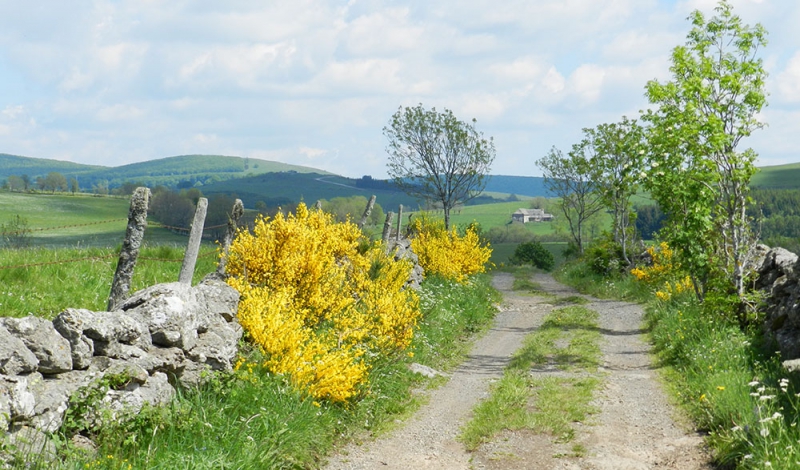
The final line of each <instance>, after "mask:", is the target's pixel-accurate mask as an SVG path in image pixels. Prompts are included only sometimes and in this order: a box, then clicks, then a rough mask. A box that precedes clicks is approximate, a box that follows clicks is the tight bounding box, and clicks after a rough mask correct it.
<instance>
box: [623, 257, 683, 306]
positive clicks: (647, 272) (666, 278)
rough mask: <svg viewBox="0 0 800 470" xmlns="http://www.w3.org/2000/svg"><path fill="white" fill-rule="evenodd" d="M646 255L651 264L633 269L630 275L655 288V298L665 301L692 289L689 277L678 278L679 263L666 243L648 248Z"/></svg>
mask: <svg viewBox="0 0 800 470" xmlns="http://www.w3.org/2000/svg"><path fill="white" fill-rule="evenodd" d="M647 253H648V254H649V255H650V257H651V259H652V260H653V264H652V265H650V266H645V267H642V268H639V267H637V268H633V269H632V270H631V274H632V275H633V276H634V277H635V278H636V279H638V280H639V281H642V282H645V283H647V284H649V285H651V286H653V287H657V288H656V292H655V295H656V297H657V298H659V299H660V300H663V301H667V300H669V299H671V298H672V296H673V295H676V294H680V293H681V292H685V291H687V290H691V289H693V288H694V285H693V284H692V278H691V277H689V276H683V277H680V263H678V262H677V261H676V260H675V252H674V251H673V250H672V248H670V247H669V245H667V243H666V242H661V243H659V244H658V246H651V247H648V248H647Z"/></svg>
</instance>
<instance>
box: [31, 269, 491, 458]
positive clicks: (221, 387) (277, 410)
mask: <svg viewBox="0 0 800 470" xmlns="http://www.w3.org/2000/svg"><path fill="white" fill-rule="evenodd" d="M497 295H498V294H497V292H496V291H495V290H494V289H492V288H491V286H490V281H489V276H479V277H475V278H473V279H472V280H470V282H469V283H468V284H466V285H460V284H455V283H451V282H448V281H444V280H442V279H437V278H429V279H427V280H426V281H425V282H424V283H423V288H422V290H421V292H420V297H421V308H422V310H423V320H422V321H421V323H420V325H419V330H418V331H417V334H416V335H415V339H414V342H413V344H412V347H411V349H410V351H408V352H407V353H404V354H402V355H400V356H397V357H392V358H387V359H386V360H385V361H383V362H381V363H379V364H377V365H376V366H375V367H374V368H373V369H372V371H371V380H370V384H369V386H368V387H367V388H365V389H364V390H363V393H362V399H361V400H359V401H357V402H355V403H352V404H350V405H347V406H337V405H331V404H328V403H324V402H323V403H319V402H315V401H313V400H310V399H307V398H306V397H304V396H303V395H302V394H300V393H298V392H296V391H294V390H293V388H292V387H291V386H290V385H289V384H288V382H287V379H286V378H285V377H282V376H277V375H275V374H271V373H269V372H268V371H267V370H265V369H264V368H263V367H262V366H261V364H262V363H263V357H262V356H261V355H260V354H259V353H258V352H257V351H250V352H243V353H242V364H241V365H240V367H239V368H238V370H237V371H235V372H234V373H231V374H221V375H216V376H214V378H213V380H211V381H210V382H209V383H208V384H206V385H205V386H203V387H202V388H200V389H198V390H184V391H181V393H180V394H179V396H178V398H177V399H176V400H174V401H173V403H172V404H171V406H169V407H165V408H161V409H148V410H145V411H144V412H142V413H140V414H139V415H138V416H137V417H136V418H135V419H134V420H133V421H130V422H128V423H125V424H120V425H118V426H116V427H113V428H105V429H102V430H98V431H96V432H89V433H88V434H91V436H92V438H93V439H94V440H95V441H96V442H97V443H98V445H99V449H98V450H97V453H96V454H95V455H86V454H82V453H81V452H80V451H78V450H76V449H72V448H71V447H70V446H69V445H64V446H62V447H61V450H60V453H61V456H62V458H63V461H62V463H61V464H60V467H56V468H68V469H77V468H102V469H125V468H148V469H161V468H163V469H172V468H195V469H201V468H276V469H277V468H314V467H317V466H319V465H320V463H321V462H322V461H324V458H325V454H326V453H328V452H330V451H331V449H332V448H333V446H334V445H335V443H337V442H343V441H346V440H349V439H360V438H363V437H364V433H365V432H366V433H368V434H372V433H379V432H382V431H383V430H384V429H386V428H387V427H391V426H392V425H393V423H394V422H395V420H396V419H398V418H400V417H403V416H404V415H407V414H408V413H410V412H411V411H413V410H414V409H416V407H417V406H418V400H417V398H416V395H415V394H414V393H412V391H413V390H414V389H415V388H418V387H420V386H425V385H426V384H428V383H431V381H430V380H429V379H424V378H422V377H421V376H419V375H415V374H412V373H410V372H409V370H408V367H407V365H408V363H409V362H412V361H416V362H420V363H423V364H425V365H427V366H430V367H433V368H437V369H440V370H450V369H452V368H453V367H454V366H455V365H456V364H458V363H459V362H461V361H462V360H463V356H464V354H465V353H466V351H467V350H468V346H469V340H470V338H471V337H472V336H474V333H476V332H480V331H483V330H485V329H486V328H487V326H488V325H489V323H490V322H491V319H492V318H493V317H494V313H495V311H496V309H495V307H494V305H495V302H496V301H497V300H498V298H497ZM434 382H435V380H434ZM84 433H86V431H84ZM66 437H68V436H67V435H66V434H65V435H64V436H63V437H62V439H63V440H66V439H65V438H66ZM43 468H45V467H43ZM46 468H53V467H46Z"/></svg>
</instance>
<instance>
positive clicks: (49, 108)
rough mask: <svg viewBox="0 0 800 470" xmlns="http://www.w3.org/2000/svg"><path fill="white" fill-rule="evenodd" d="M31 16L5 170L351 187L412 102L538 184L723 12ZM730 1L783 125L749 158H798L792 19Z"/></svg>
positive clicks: (373, 170)
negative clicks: (235, 170)
mask: <svg viewBox="0 0 800 470" xmlns="http://www.w3.org/2000/svg"><path fill="white" fill-rule="evenodd" d="M42 1H43V2H44V3H42V4H41V5H42V6H41V8H39V9H36V10H33V9H31V8H29V7H28V6H26V4H25V3H20V2H16V3H15V2H0V89H3V90H6V91H7V93H4V94H3V96H0V133H2V135H3V139H2V141H3V142H2V144H0V152H11V153H14V152H17V153H22V154H26V155H30V156H35V157H45V158H46V157H54V156H61V157H63V158H70V159H73V160H75V161H85V162H90V163H102V164H109V165H116V164H122V163H129V162H131V161H138V160H141V159H144V158H159V157H164V156H168V155H175V154H181V153H204V152H209V153H224V154H229V155H237V154H238V155H242V156H251V157H254V158H256V157H258V156H262V157H263V158H269V159H277V160H279V161H287V162H298V161H300V162H307V163H309V164H311V163H313V165H314V166H319V167H321V168H323V169H327V170H334V171H340V172H342V173H345V174H348V175H357V176H360V175H361V174H373V175H374V176H383V175H384V172H385V153H384V147H385V145H386V143H385V142H384V137H383V136H382V133H381V129H382V127H383V126H384V125H385V124H386V122H387V121H388V119H389V117H390V116H391V114H392V113H393V112H394V111H396V110H397V108H398V106H401V105H402V106H409V105H410V106H413V105H416V104H418V103H423V104H424V105H425V106H426V107H431V106H436V107H437V108H438V109H441V108H444V107H447V108H450V109H453V110H454V112H456V114H457V116H459V117H460V118H462V119H471V118H472V117H475V118H477V119H478V127H479V129H480V130H481V131H483V132H484V133H485V134H486V135H487V136H489V135H492V136H495V138H496V142H497V145H498V149H502V152H499V153H498V158H497V161H496V162H495V170H496V171H498V172H503V173H506V174H513V173H514V172H515V171H519V172H522V173H523V174H532V173H535V172H536V170H535V168H533V167H532V166H530V167H528V168H525V167H524V165H523V166H521V165H520V162H525V161H529V160H530V155H542V154H544V153H545V152H546V150H547V149H548V148H549V147H550V146H551V145H553V144H558V145H560V146H566V147H568V146H569V145H570V144H571V141H572V140H574V139H575V138H577V137H579V136H580V129H581V127H588V126H594V125H597V124H599V123H600V122H609V121H610V120H616V119H619V117H620V116H621V115H622V114H627V115H629V116H632V115H633V114H635V110H638V109H641V108H645V107H647V104H646V101H645V100H644V98H643V95H644V86H645V83H646V82H647V80H650V79H654V78H655V79H659V80H665V79H668V78H669V65H670V62H669V53H670V51H671V50H672V49H673V48H674V47H675V46H676V45H678V44H682V43H684V41H685V35H686V32H687V31H688V30H689V28H690V25H689V23H688V22H687V21H686V16H687V15H688V13H689V12H690V11H691V10H692V9H693V8H701V9H703V11H706V12H708V13H710V12H711V11H712V9H713V7H714V6H715V5H716V3H717V2H716V0H685V1H684V0H680V1H678V2H664V1H662V0H609V1H606V2H597V1H595V0H536V1H530V0H508V1H506V2H503V3H502V5H501V4H498V3H497V2H496V1H492V0H461V1H459V2H455V1H452V0H430V1H427V0H426V1H422V0H412V1H410V2H405V3H402V4H400V3H397V2H389V1H387V0H357V1H356V0H351V1H349V2H346V3H345V2H331V1H329V0H298V1H295V2H236V3H230V2H205V3H204V2H199V3H198V2H163V1H144V2H142V1H139V0H120V1H110V0H97V1H94V2H90V3H79V4H75V5H73V4H66V3H64V2H61V1H57V0H42ZM731 1H732V3H733V4H734V7H735V8H734V11H735V12H736V13H738V14H740V15H741V16H742V19H743V21H744V22H745V23H747V24H754V23H755V22H759V21H760V22H762V23H763V24H764V26H765V27H766V28H767V29H768V30H769V31H770V36H769V39H770V44H769V46H768V47H767V48H765V50H764V53H765V56H764V57H765V65H766V66H767V67H769V72H770V74H771V75H770V79H769V82H768V85H769V87H770V91H771V92H772V96H771V97H770V102H771V105H772V106H773V109H774V110H773V111H770V110H769V108H768V110H767V111H765V116H766V118H767V119H768V120H769V121H770V127H769V128H768V129H767V130H765V131H763V132H761V133H760V134H761V135H762V136H764V137H758V139H760V140H758V139H754V140H753V142H758V146H759V147H760V148H757V149H756V150H757V151H759V153H760V154H761V156H762V158H763V159H769V158H773V155H774V156H775V158H778V156H781V157H780V158H790V157H788V155H790V154H789V153H787V152H788V150H787V148H784V147H785V146H788V145H789V144H785V146H784V144H780V145H778V144H777V143H778V142H793V141H794V135H796V134H797V132H798V129H794V127H793V124H787V123H783V122H782V121H783V120H785V119H795V122H796V121H797V116H795V115H794V114H792V113H793V112H794V111H795V110H796V108H797V104H798V103H800V85H798V83H800V52H798V51H800V36H798V35H797V34H796V25H797V24H798V23H800V4H797V5H795V4H794V3H792V2H785V1H784V2H777V1H763V0H731ZM778 111H780V112H778ZM632 117H633V116H632ZM754 146H755V145H754ZM304 152H305V153H304ZM320 152H322V153H320Z"/></svg>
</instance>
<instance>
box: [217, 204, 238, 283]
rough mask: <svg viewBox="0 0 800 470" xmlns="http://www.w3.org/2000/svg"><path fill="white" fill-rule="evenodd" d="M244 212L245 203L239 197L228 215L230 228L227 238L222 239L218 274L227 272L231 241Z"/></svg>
mask: <svg viewBox="0 0 800 470" xmlns="http://www.w3.org/2000/svg"><path fill="white" fill-rule="evenodd" d="M242 214H244V204H242V200H241V199H237V200H236V202H234V203H233V210H231V215H230V217H228V229H227V230H226V231H225V238H223V239H222V257H221V258H220V259H219V264H218V265H217V273H218V274H225V265H226V264H228V252H229V251H230V249H231V242H232V241H233V237H234V235H236V230H237V229H238V227H239V219H241V218H242Z"/></svg>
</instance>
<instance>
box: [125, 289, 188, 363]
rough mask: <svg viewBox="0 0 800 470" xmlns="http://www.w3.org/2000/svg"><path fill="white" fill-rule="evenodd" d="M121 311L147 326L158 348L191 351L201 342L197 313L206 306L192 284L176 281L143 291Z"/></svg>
mask: <svg viewBox="0 0 800 470" xmlns="http://www.w3.org/2000/svg"><path fill="white" fill-rule="evenodd" d="M119 309H120V310H122V311H124V312H125V313H126V314H127V315H128V316H130V317H131V318H133V319H135V320H137V321H139V322H140V323H142V324H143V325H145V326H146V327H147V329H148V331H149V332H150V335H151V337H152V342H153V344H154V345H157V346H165V347H179V348H181V349H183V350H184V351H188V350H190V349H192V348H193V347H194V345H195V343H196V342H197V325H198V322H197V312H198V311H199V310H201V309H202V306H201V305H200V304H199V303H198V301H197V295H196V293H195V291H194V290H193V289H192V287H191V286H190V285H188V284H183V283H180V282H173V283H168V284H158V285H155V286H152V287H149V288H147V289H143V290H141V291H139V292H137V293H136V294H134V295H133V296H132V297H131V298H129V299H127V300H126V301H124V302H122V303H121V304H120V305H119Z"/></svg>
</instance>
